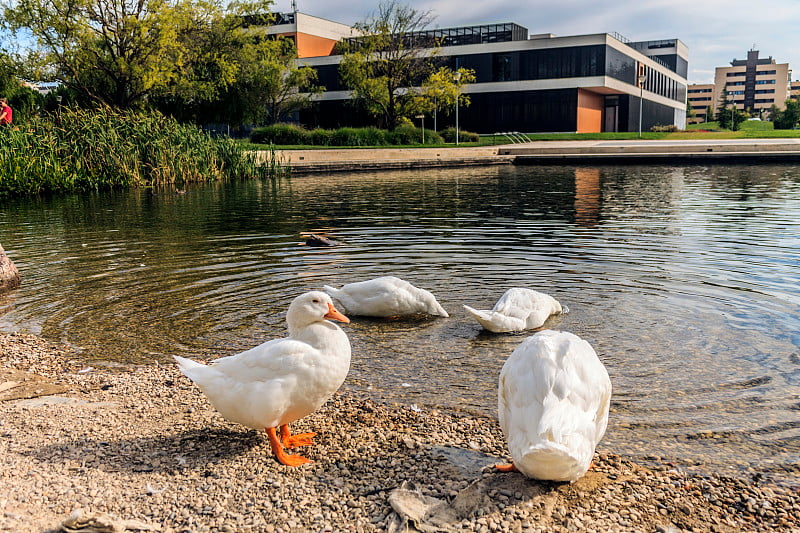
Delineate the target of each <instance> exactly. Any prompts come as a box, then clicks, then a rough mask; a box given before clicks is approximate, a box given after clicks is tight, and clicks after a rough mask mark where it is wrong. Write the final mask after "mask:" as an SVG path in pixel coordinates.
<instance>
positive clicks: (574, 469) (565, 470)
mask: <svg viewBox="0 0 800 533" xmlns="http://www.w3.org/2000/svg"><path fill="white" fill-rule="evenodd" d="M513 455H514V454H512V457H513ZM590 464H591V457H589V460H588V461H584V460H582V459H581V458H578V457H576V456H575V455H574V454H572V453H570V451H569V449H567V448H566V447H564V446H561V445H560V444H557V443H555V442H540V443H537V444H536V445H534V446H531V447H530V448H528V450H526V451H525V452H523V453H521V454H519V456H518V457H514V465H515V466H516V467H517V469H519V471H520V472H522V473H523V474H525V475H526V476H528V477H531V478H534V479H544V480H549V481H570V482H573V481H577V480H578V479H579V478H580V477H581V476H583V475H584V474H585V473H586V471H587V470H588V469H589V465H590Z"/></svg>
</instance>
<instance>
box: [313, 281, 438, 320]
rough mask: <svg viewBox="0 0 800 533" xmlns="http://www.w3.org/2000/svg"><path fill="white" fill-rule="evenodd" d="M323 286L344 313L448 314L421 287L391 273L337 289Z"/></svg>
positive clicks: (391, 314) (365, 314) (385, 315)
mask: <svg viewBox="0 0 800 533" xmlns="http://www.w3.org/2000/svg"><path fill="white" fill-rule="evenodd" d="M323 289H325V292H327V293H328V294H329V295H331V296H332V297H333V298H336V299H337V300H339V301H340V302H341V303H342V305H343V306H344V308H345V310H346V311H347V313H348V314H351V315H359V316H374V317H388V316H403V315H415V314H429V315H437V316H442V317H448V316H450V315H448V314H447V311H445V310H444V308H443V307H442V306H441V305H440V304H439V302H437V301H436V297H435V296H434V295H433V294H431V293H430V292H428V291H426V290H425V289H420V288H418V287H415V286H414V285H412V284H411V283H409V282H407V281H405V280H402V279H400V278H397V277H394V276H384V277H381V278H375V279H371V280H367V281H359V282H356V283H348V284H347V285H343V286H342V288H341V289H334V288H333V287H330V286H328V285H324V286H323Z"/></svg>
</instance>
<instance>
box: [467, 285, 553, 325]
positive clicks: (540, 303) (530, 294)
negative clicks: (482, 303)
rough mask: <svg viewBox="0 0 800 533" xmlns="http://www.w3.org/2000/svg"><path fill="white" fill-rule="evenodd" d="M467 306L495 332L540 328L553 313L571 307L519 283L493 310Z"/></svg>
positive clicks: (470, 312) (468, 309)
mask: <svg viewBox="0 0 800 533" xmlns="http://www.w3.org/2000/svg"><path fill="white" fill-rule="evenodd" d="M464 309H466V310H467V312H468V313H469V314H471V315H472V316H473V317H475V319H476V320H477V321H478V322H479V323H480V325H481V326H483V327H484V328H485V329H488V330H489V331H491V332H494V333H505V332H508V331H523V330H526V329H536V328H540V327H542V325H543V324H544V323H545V321H546V320H547V319H548V318H549V317H550V316H551V315H555V314H560V313H566V312H567V311H568V309H567V308H566V307H564V308H562V307H561V304H560V303H558V301H557V300H556V299H555V298H553V297H552V296H550V295H547V294H544V293H541V292H537V291H534V290H531V289H524V288H519V287H516V288H513V289H508V290H507V291H506V292H505V294H503V296H501V297H500V299H499V300H497V303H496V304H494V307H493V308H492V309H491V310H490V311H481V310H478V309H473V308H472V307H470V306H468V305H465V306H464Z"/></svg>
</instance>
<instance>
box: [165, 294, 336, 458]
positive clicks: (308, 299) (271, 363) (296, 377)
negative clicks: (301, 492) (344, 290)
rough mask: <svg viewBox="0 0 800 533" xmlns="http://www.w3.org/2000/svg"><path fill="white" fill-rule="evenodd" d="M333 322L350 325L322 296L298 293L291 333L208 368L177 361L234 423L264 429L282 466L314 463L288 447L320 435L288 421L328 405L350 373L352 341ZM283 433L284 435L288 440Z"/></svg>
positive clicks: (289, 319) (290, 313)
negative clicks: (295, 430) (292, 427)
mask: <svg viewBox="0 0 800 533" xmlns="http://www.w3.org/2000/svg"><path fill="white" fill-rule="evenodd" d="M326 319H330V320H338V321H340V322H350V320H349V319H348V318H347V317H346V316H344V315H343V314H341V313H340V312H339V311H338V310H337V309H336V308H335V307H334V305H333V302H332V301H331V299H330V297H329V296H328V295H327V294H325V293H323V292H320V291H312V292H308V293H305V294H302V295H300V296H298V297H297V298H295V299H294V301H292V303H291V305H289V310H288V312H287V313H286V323H287V325H288V327H289V336H288V337H287V338H284V339H274V340H271V341H269V342H265V343H264V344H261V345H259V346H256V347H255V348H252V349H250V350H247V351H245V352H242V353H239V354H236V355H231V356H229V357H222V358H219V359H216V360H214V361H213V362H212V363H213V364H211V365H204V364H201V363H197V362H195V361H192V360H191V359H185V358H183V357H178V356H174V357H175V360H176V361H178V367H179V368H180V370H181V372H183V373H184V374H186V376H187V377H188V378H189V379H191V380H192V381H194V382H195V383H196V384H197V385H198V386H199V387H200V389H201V390H202V391H203V392H204V393H205V395H206V396H207V397H208V399H209V401H211V403H212V404H213V405H214V407H215V408H216V409H217V410H218V411H219V412H220V414H221V415H222V416H223V417H225V418H226V419H228V420H230V421H231V422H236V423H238V424H242V425H244V426H247V427H250V428H254V429H264V430H266V432H267V436H268V437H269V442H270V445H271V447H272V451H273V453H274V454H275V456H276V458H277V459H278V461H280V462H281V463H283V464H285V465H288V466H299V465H301V464H304V463H310V462H311V461H310V459H307V458H305V457H302V456H300V455H289V454H287V453H286V451H285V450H284V448H294V447H297V446H308V445H311V444H313V442H312V437H313V436H314V435H315V433H303V434H299V435H291V433H290V432H289V426H288V424H289V423H291V422H294V421H295V420H298V419H300V418H303V417H304V416H307V415H309V414H311V413H313V412H314V411H316V410H317V409H319V407H320V406H322V404H323V403H325V401H326V400H327V399H328V398H330V397H331V396H332V395H333V393H334V392H336V390H337V389H338V388H339V387H340V386H341V384H342V383H343V382H344V379H345V377H347V372H348V371H349V369H350V341H349V340H348V338H347V335H346V334H345V333H344V331H342V330H341V329H340V328H339V326H337V325H336V324H334V323H333V322H329V321H328V320H326ZM276 430H279V431H280V437H279V436H278V435H277V432H276Z"/></svg>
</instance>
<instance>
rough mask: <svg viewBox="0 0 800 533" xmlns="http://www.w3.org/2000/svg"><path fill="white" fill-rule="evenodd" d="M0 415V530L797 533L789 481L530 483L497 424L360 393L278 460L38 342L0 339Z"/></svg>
mask: <svg viewBox="0 0 800 533" xmlns="http://www.w3.org/2000/svg"><path fill="white" fill-rule="evenodd" d="M4 383H5V387H2V386H1V385H2V384H4ZM4 388H5V390H3V389H4ZM0 410H1V411H2V415H0V437H2V438H1V439H0V531H11V532H14V533H29V532H30V533H34V532H35V533H42V532H49V531H59V530H60V524H62V522H63V521H64V520H65V519H67V517H68V516H69V515H70V514H71V513H72V512H73V511H75V510H77V509H80V510H81V511H82V512H83V513H84V516H87V515H91V514H92V513H107V515H108V517H106V519H107V520H108V521H109V524H110V525H109V526H108V529H105V530H103V529H99V530H97V531H109V532H110V531H114V527H116V531H123V529H122V528H123V527H124V526H126V525H127V527H128V530H136V529H139V530H147V529H148V528H149V529H150V530H153V531H162V532H175V533H177V532H193V533H200V532H272V531H283V532H295V531H298V532H303V531H416V530H417V529H418V530H420V531H478V532H489V531H513V532H521V531H524V532H560V531H644V532H653V531H661V532H671V531H682V530H685V531H725V532H728V531H730V532H735V531H769V530H772V531H800V490H798V488H797V486H795V487H787V486H783V485H781V486H779V485H775V484H772V483H770V482H769V481H765V480H757V479H739V478H730V477H723V476H720V475H716V474H714V473H713V472H709V473H707V474H706V475H702V476H701V475H698V474H694V473H687V472H683V471H681V470H680V469H678V468H677V467H675V466H674V465H671V464H669V463H666V462H665V463H662V464H660V465H658V466H656V467H650V468H646V467H644V466H642V465H639V464H636V463H634V462H632V461H630V460H628V459H626V458H624V457H620V456H617V455H614V454H613V453H612V452H613V450H604V449H603V448H602V446H603V444H602V443H601V445H600V447H601V450H600V453H598V455H597V457H596V458H595V467H594V468H593V469H592V470H591V471H590V472H589V473H588V474H587V475H586V476H584V477H583V478H582V479H580V480H579V481H578V482H576V483H574V484H566V483H546V482H537V481H532V480H527V479H525V478H524V477H523V476H522V475H521V474H518V473H507V474H501V473H497V472H496V471H494V470H493V469H492V468H491V466H490V465H492V464H494V463H495V462H498V461H505V460H507V458H508V457H507V452H506V449H505V443H504V441H503V437H502V434H501V432H500V429H499V426H498V424H497V421H496V420H494V419H491V418H482V417H478V416H474V415H471V414H465V413H461V412H457V411H450V412H445V411H441V410H432V409H419V408H417V407H416V406H396V405H395V406H392V405H384V404H380V403H376V402H375V401H373V400H370V399H369V398H366V397H362V396H360V395H359V394H358V393H356V392H352V391H343V392H341V393H340V394H337V395H336V396H335V397H334V398H333V399H332V400H330V401H329V402H328V403H326V404H325V406H324V407H323V408H322V409H321V410H320V411H318V412H317V413H314V414H313V415H311V416H309V417H307V418H305V419H303V420H301V421H299V422H297V423H295V424H293V426H292V430H293V431H294V432H300V431H315V432H317V437H316V442H317V444H316V445H315V446H312V447H310V448H304V449H303V455H305V456H307V457H309V458H310V459H312V460H313V461H314V463H312V464H311V465H307V466H304V467H301V468H289V467H285V466H282V465H280V464H279V463H278V462H277V461H276V460H275V459H274V457H273V456H272V453H271V452H270V448H269V444H268V442H267V439H266V436H265V435H264V434H263V432H256V431H252V430H249V429H247V428H243V427H240V426H236V425H233V424H230V423H228V422H226V421H225V420H224V419H223V418H222V417H221V416H219V415H218V414H217V413H216V411H215V410H214V409H213V408H212V407H211V405H210V404H209V403H208V402H207V401H206V400H205V398H204V396H203V395H202V393H201V392H200V390H199V389H198V388H197V387H196V386H195V385H194V384H192V383H191V382H190V381H189V380H188V379H186V378H185V377H183V376H182V375H181V374H180V373H179V372H178V370H177V368H175V367H174V366H173V365H168V366H158V365H153V366H148V367H140V368H134V369H120V368H94V369H92V368H88V367H87V366H86V363H85V362H83V361H80V360H79V359H77V358H76V357H75V356H74V354H71V353H70V352H69V350H68V349H66V348H64V347H62V346H55V345H52V344H50V343H47V342H45V341H43V340H42V339H40V338H38V337H35V336H30V335H22V334H12V335H5V334H0ZM401 487H402V488H401ZM390 499H391V503H390ZM395 509H399V510H400V512H401V514H403V515H404V516H405V517H406V518H408V517H410V518H411V520H410V521H409V522H408V523H406V521H405V518H401V517H400V516H399V515H398V513H397V512H395ZM414 513H418V515H419V516H415V514H414ZM124 521H129V522H128V523H127V524H125V523H124ZM415 527H416V528H417V529H415ZM86 531H88V530H86Z"/></svg>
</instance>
